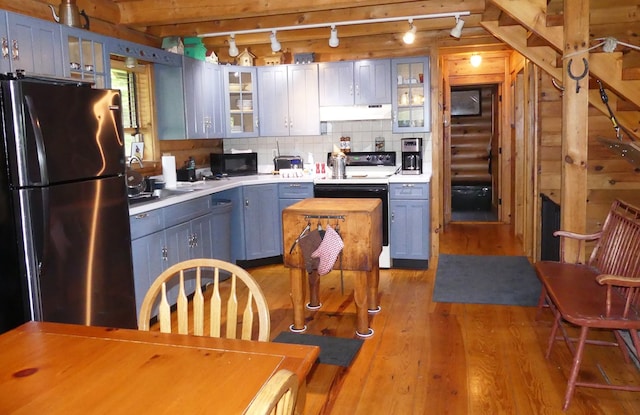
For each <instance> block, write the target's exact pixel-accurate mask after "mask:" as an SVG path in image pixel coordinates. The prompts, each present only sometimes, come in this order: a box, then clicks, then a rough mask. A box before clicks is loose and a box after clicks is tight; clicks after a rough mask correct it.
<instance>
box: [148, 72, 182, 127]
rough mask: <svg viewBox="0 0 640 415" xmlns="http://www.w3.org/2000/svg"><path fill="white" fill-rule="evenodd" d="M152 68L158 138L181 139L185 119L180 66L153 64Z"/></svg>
mask: <svg viewBox="0 0 640 415" xmlns="http://www.w3.org/2000/svg"><path fill="white" fill-rule="evenodd" d="M153 70H154V76H153V78H154V89H155V97H156V101H155V106H156V115H157V117H156V120H157V126H158V127H157V128H158V130H157V133H158V138H159V139H160V140H176V139H183V138H185V137H186V120H185V111H184V108H185V103H184V84H183V77H182V66H173V65H165V64H155V65H154V67H153Z"/></svg>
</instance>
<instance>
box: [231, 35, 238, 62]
mask: <svg viewBox="0 0 640 415" xmlns="http://www.w3.org/2000/svg"><path fill="white" fill-rule="evenodd" d="M239 53H240V51H239V50H238V47H237V46H236V35H234V34H233V33H232V34H231V35H229V56H231V57H233V58H235V57H236V56H238V54H239Z"/></svg>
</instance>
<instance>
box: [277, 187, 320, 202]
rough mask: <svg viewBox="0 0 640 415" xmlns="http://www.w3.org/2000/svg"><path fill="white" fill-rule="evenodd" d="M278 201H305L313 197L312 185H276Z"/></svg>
mask: <svg viewBox="0 0 640 415" xmlns="http://www.w3.org/2000/svg"><path fill="white" fill-rule="evenodd" d="M278 197H279V198H280V199H306V198H308V197H313V183H278Z"/></svg>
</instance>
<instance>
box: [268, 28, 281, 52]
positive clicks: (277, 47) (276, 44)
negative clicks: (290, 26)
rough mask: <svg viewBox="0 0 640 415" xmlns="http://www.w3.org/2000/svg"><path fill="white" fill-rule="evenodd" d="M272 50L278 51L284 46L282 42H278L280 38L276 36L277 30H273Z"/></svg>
mask: <svg viewBox="0 0 640 415" xmlns="http://www.w3.org/2000/svg"><path fill="white" fill-rule="evenodd" d="M270 37H271V51H272V52H273V53H276V52H278V51H279V50H280V49H282V46H281V45H280V42H278V38H277V37H276V31H275V30H274V31H272V32H271V36H270Z"/></svg>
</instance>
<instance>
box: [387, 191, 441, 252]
mask: <svg viewBox="0 0 640 415" xmlns="http://www.w3.org/2000/svg"><path fill="white" fill-rule="evenodd" d="M390 206H391V218H390V222H391V224H390V241H389V243H390V254H391V258H396V259H429V250H430V244H431V242H430V238H431V236H430V234H429V222H430V218H429V201H428V200H392V201H391V202H390Z"/></svg>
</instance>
